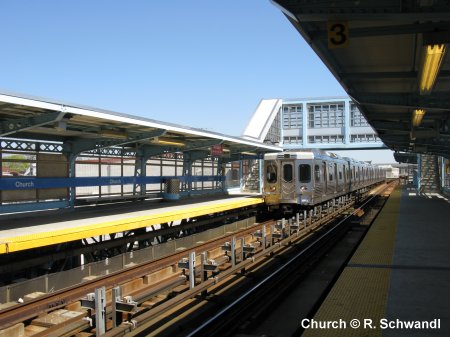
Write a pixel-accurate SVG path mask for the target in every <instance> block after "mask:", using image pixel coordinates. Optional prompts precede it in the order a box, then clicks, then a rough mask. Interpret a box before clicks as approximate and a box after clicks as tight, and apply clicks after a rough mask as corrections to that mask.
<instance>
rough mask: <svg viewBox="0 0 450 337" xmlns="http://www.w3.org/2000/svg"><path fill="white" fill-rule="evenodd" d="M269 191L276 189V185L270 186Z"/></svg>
mask: <svg viewBox="0 0 450 337" xmlns="http://www.w3.org/2000/svg"><path fill="white" fill-rule="evenodd" d="M269 190H270V192H275V191H276V190H277V187H276V186H270V189H269Z"/></svg>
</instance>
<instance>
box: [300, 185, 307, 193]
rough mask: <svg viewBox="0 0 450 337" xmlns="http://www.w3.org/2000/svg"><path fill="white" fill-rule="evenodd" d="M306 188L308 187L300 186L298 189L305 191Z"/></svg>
mask: <svg viewBox="0 0 450 337" xmlns="http://www.w3.org/2000/svg"><path fill="white" fill-rule="evenodd" d="M307 190H308V187H306V186H302V187H301V188H300V191H302V192H303V191H307Z"/></svg>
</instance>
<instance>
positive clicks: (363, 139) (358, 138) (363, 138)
mask: <svg viewBox="0 0 450 337" xmlns="http://www.w3.org/2000/svg"><path fill="white" fill-rule="evenodd" d="M375 142H381V139H380V138H378V137H377V135H376V134H373V133H370V134H359V135H350V143H375Z"/></svg>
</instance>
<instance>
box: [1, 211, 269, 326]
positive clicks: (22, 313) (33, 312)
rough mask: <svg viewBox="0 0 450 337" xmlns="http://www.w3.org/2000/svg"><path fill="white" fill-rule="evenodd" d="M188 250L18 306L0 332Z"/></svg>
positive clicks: (202, 247)
mask: <svg viewBox="0 0 450 337" xmlns="http://www.w3.org/2000/svg"><path fill="white" fill-rule="evenodd" d="M272 223H273V220H269V221H266V222H264V223H259V224H255V225H253V226H250V227H247V228H245V229H244V230H241V231H238V232H234V233H230V234H228V235H225V236H222V237H220V238H217V239H213V240H211V241H208V242H205V243H202V244H199V245H197V246H195V247H193V248H192V249H191V251H195V252H196V253H201V252H204V251H208V250H211V249H213V248H216V247H217V246H219V245H221V244H224V243H225V242H227V241H229V240H230V238H232V237H233V236H245V235H250V234H252V233H254V232H255V231H257V230H259V229H261V228H262V227H263V226H264V225H270V224H272ZM186 254H187V250H185V251H181V252H178V253H175V254H172V255H169V256H166V257H163V258H161V259H158V260H153V261H149V262H146V263H144V264H141V265H138V266H133V267H130V268H128V269H123V270H120V271H117V272H114V273H111V274H109V275H104V276H100V277H98V278H96V279H95V280H91V281H87V282H84V283H83V284H81V285H75V286H72V287H69V288H66V289H63V290H60V291H58V292H55V293H52V294H47V295H43V296H41V297H39V298H37V299H35V300H33V301H30V302H27V303H24V304H17V305H15V306H12V307H9V308H6V309H3V310H1V311H0V330H1V329H5V328H7V327H9V326H12V325H14V324H17V323H21V322H23V321H25V320H27V319H30V318H33V317H35V316H37V315H39V314H41V313H45V312H48V311H51V310H55V309H58V308H61V307H64V306H65V305H67V304H69V303H72V302H75V301H77V300H79V299H80V298H82V297H84V296H86V295H87V294H88V293H91V292H94V291H95V289H96V288H99V287H103V286H104V287H106V289H111V288H113V287H114V286H117V285H118V284H122V283H126V282H128V281H130V280H133V279H136V278H139V277H143V276H145V275H147V274H150V273H152V272H155V271H157V270H160V269H162V268H165V267H167V266H170V265H174V264H176V263H177V262H178V261H179V260H180V259H182V258H183V257H186Z"/></svg>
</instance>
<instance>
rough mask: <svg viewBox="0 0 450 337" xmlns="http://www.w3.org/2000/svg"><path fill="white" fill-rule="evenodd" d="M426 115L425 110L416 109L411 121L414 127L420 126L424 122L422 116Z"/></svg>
mask: <svg viewBox="0 0 450 337" xmlns="http://www.w3.org/2000/svg"><path fill="white" fill-rule="evenodd" d="M424 115H425V110H423V109H415V110H414V111H413V114H412V119H411V123H412V125H413V127H418V126H419V125H420V123H422V118H423V116H424Z"/></svg>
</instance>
